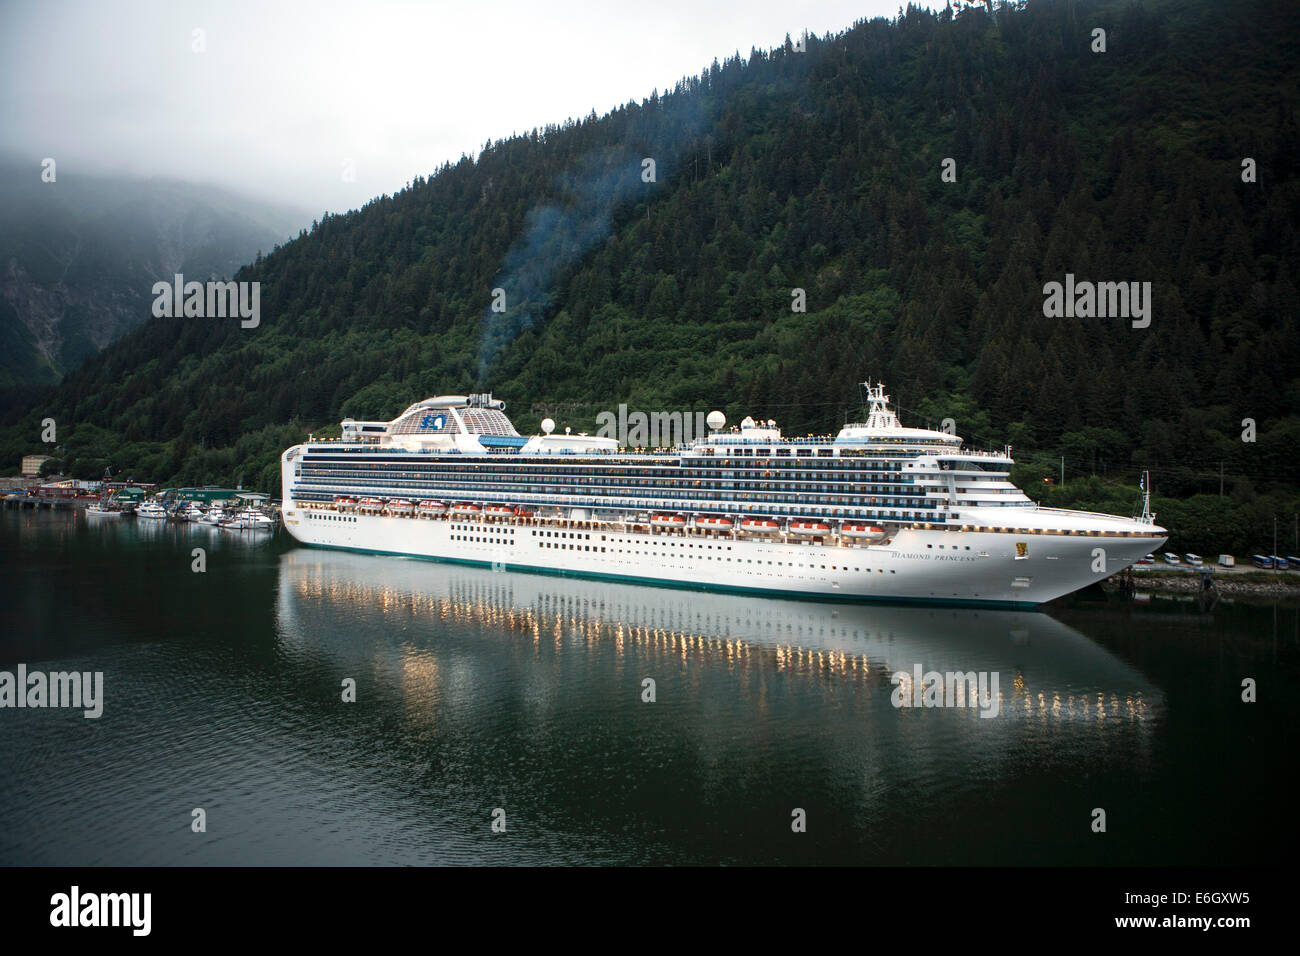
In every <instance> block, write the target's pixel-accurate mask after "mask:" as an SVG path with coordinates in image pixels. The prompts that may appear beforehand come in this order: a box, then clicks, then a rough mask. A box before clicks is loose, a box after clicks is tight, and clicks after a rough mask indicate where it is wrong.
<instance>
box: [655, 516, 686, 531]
mask: <svg viewBox="0 0 1300 956" xmlns="http://www.w3.org/2000/svg"><path fill="white" fill-rule="evenodd" d="M650 525H651V526H652V527H655V528H685V527H686V518H685V517H684V516H683V515H651V516H650Z"/></svg>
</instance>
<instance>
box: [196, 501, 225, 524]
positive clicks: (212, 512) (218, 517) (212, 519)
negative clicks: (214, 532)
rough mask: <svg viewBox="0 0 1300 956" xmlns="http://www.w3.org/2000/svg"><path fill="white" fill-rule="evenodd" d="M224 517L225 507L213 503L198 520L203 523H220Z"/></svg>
mask: <svg viewBox="0 0 1300 956" xmlns="http://www.w3.org/2000/svg"><path fill="white" fill-rule="evenodd" d="M225 519H226V509H224V508H222V507H221V505H213V506H212V507H211V508H209V509H208V511H207V514H205V515H204V516H203V517H202V518H201V519H200V520H201V521H202V522H203V523H204V524H221V522H222V521H224V520H225Z"/></svg>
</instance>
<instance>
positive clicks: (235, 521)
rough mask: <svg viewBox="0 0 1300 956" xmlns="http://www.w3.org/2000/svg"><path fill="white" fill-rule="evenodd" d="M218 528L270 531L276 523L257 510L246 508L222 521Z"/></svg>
mask: <svg viewBox="0 0 1300 956" xmlns="http://www.w3.org/2000/svg"><path fill="white" fill-rule="evenodd" d="M218 527H220V528H225V529H226V530H227V531H270V530H271V529H273V528H274V527H275V521H273V520H272V519H271V518H268V517H267V516H266V515H264V514H262V512H260V511H258V510H257V509H256V508H245V509H244V510H243V511H239V512H236V513H235V514H234V515H232V516H231V517H229V518H227V519H225V520H224V521H222V522H221V524H220V525H218Z"/></svg>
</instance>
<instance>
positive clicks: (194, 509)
mask: <svg viewBox="0 0 1300 956" xmlns="http://www.w3.org/2000/svg"><path fill="white" fill-rule="evenodd" d="M179 513H180V515H181V516H182V517H184V518H185V520H186V521H202V520H203V509H202V508H200V507H199V506H198V505H197V504H195V503H194V502H192V501H191V502H190V503H189V505H188V506H187V507H185V508H182V509H181V510H180V512H179Z"/></svg>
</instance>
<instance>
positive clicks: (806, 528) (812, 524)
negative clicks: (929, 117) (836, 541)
mask: <svg viewBox="0 0 1300 956" xmlns="http://www.w3.org/2000/svg"><path fill="white" fill-rule="evenodd" d="M790 533H791V534H799V535H803V536H804V537H808V538H815V537H819V536H820V535H824V534H830V533H831V526H830V525H828V524H826V523H825V522H822V521H792V522H790Z"/></svg>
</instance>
